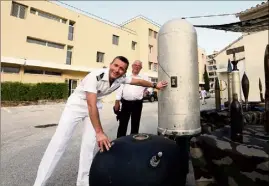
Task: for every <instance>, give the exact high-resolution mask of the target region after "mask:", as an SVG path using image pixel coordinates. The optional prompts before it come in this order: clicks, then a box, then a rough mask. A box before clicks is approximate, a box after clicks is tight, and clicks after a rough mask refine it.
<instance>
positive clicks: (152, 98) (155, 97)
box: [143, 91, 158, 102]
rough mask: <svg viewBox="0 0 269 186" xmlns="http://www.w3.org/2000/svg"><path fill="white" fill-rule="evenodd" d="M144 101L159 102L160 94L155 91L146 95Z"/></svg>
mask: <svg viewBox="0 0 269 186" xmlns="http://www.w3.org/2000/svg"><path fill="white" fill-rule="evenodd" d="M143 100H148V101H150V102H154V101H158V93H157V91H153V92H152V93H149V92H147V93H145V94H144V97H143Z"/></svg>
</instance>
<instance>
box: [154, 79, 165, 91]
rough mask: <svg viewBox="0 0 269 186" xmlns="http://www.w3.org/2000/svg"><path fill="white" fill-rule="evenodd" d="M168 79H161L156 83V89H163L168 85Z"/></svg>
mask: <svg viewBox="0 0 269 186" xmlns="http://www.w3.org/2000/svg"><path fill="white" fill-rule="evenodd" d="M167 84H168V83H167V81H159V82H158V83H157V85H156V89H158V90H162V89H163V88H164V87H166V86H167Z"/></svg>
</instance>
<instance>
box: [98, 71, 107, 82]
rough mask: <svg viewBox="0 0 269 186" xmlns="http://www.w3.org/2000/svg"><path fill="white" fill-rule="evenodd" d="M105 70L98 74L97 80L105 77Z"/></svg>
mask: <svg viewBox="0 0 269 186" xmlns="http://www.w3.org/2000/svg"><path fill="white" fill-rule="evenodd" d="M104 74H105V73H104V72H103V73H102V74H100V75H98V76H96V79H97V81H100V80H101V79H102V78H103V77H104Z"/></svg>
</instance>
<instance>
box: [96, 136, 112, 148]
mask: <svg viewBox="0 0 269 186" xmlns="http://www.w3.org/2000/svg"><path fill="white" fill-rule="evenodd" d="M96 141H97V143H98V146H99V148H100V151H101V152H104V146H105V148H106V150H107V151H108V150H109V149H110V147H111V144H110V141H109V139H108V137H107V135H106V134H105V133H104V132H98V133H96Z"/></svg>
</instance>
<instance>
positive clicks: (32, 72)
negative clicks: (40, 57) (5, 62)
mask: <svg viewBox="0 0 269 186" xmlns="http://www.w3.org/2000/svg"><path fill="white" fill-rule="evenodd" d="M24 73H25V74H43V70H36V69H25V70H24Z"/></svg>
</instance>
